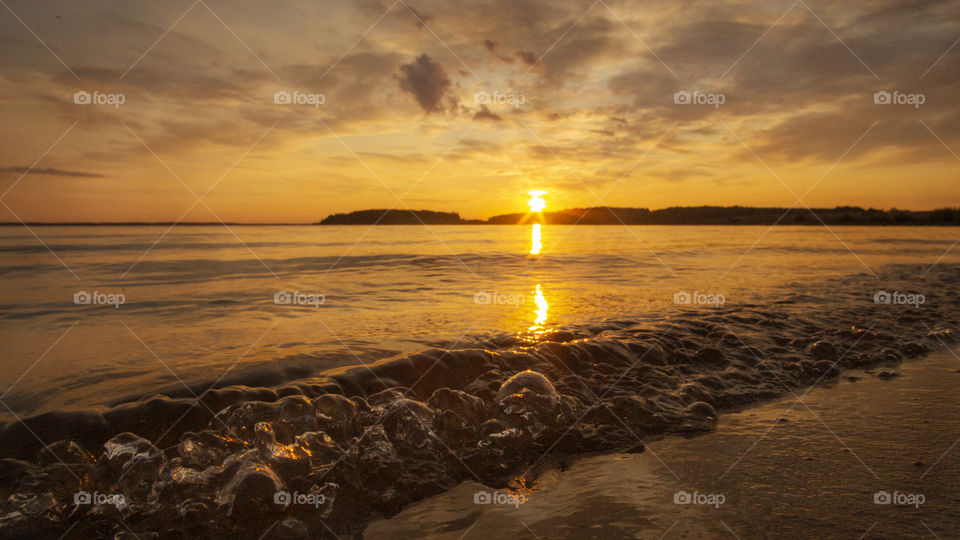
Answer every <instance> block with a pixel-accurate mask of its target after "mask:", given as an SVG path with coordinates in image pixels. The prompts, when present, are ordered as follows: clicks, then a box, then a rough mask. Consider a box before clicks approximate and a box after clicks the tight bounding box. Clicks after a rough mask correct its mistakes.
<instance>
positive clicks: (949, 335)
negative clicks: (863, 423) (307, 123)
mask: <svg viewBox="0 0 960 540" xmlns="http://www.w3.org/2000/svg"><path fill="white" fill-rule="evenodd" d="M35 232H36V233H37V235H38V236H39V237H40V239H42V241H43V242H44V243H45V244H46V245H42V244H41V243H40V242H39V241H38V240H37V238H35V237H34V236H33V235H32V234H31V233H30V232H29V231H27V230H25V229H21V228H16V227H7V228H2V229H0V253H2V259H0V274H2V276H3V278H2V281H0V317H2V318H3V325H2V326H0V343H2V344H3V354H4V362H3V363H2V365H0V388H2V390H0V391H2V392H3V393H2V394H0V403H2V404H3V405H4V406H3V408H0V413H3V415H4V420H5V423H4V425H2V426H0V427H2V430H0V457H13V458H17V459H18V460H22V461H16V462H15V463H16V464H15V465H13V464H11V463H12V462H3V461H2V460H0V464H3V465H4V467H6V469H4V470H0V473H4V474H0V479H2V480H3V481H2V482H0V484H2V486H0V487H3V488H4V489H7V490H8V491H9V492H10V493H14V494H17V496H15V497H11V498H10V499H9V500H8V501H7V502H6V503H5V505H6V506H5V507H4V508H0V510H2V511H3V512H4V513H5V514H9V515H10V516H13V517H11V518H10V519H7V520H6V521H5V522H3V523H0V529H6V530H7V531H8V532H9V531H13V532H16V533H18V534H41V533H46V532H51V531H58V530H61V529H62V528H63V525H64V524H65V523H71V524H73V525H77V526H78V528H77V529H76V530H77V531H86V530H95V527H98V526H102V521H104V520H106V521H107V522H109V523H110V524H111V526H113V527H114V528H115V529H116V530H118V531H119V530H121V528H122V526H123V524H122V523H119V522H118V521H117V520H116V519H113V516H112V515H111V514H110V513H109V512H107V510H103V509H100V508H99V507H96V506H95V505H94V507H91V508H89V509H88V510H89V511H87V512H85V513H81V514H79V515H77V514H76V513H74V512H72V510H73V509H75V505H73V504H71V503H72V499H71V497H72V496H73V495H74V494H75V493H76V492H77V491H78V490H86V491H89V492H93V491H95V490H99V491H98V492H99V493H117V492H119V494H121V495H123V496H124V500H125V501H126V503H125V505H124V506H123V507H122V508H120V507H117V508H116V509H115V511H116V512H120V515H122V516H123V517H124V519H125V520H131V519H132V520H134V521H135V522H136V523H137V525H136V527H137V529H136V530H137V531H138V532H143V533H147V532H160V533H162V532H163V531H164V530H165V527H168V526H169V523H171V522H175V521H177V520H181V521H182V520H185V521H186V522H187V523H190V524H191V525H190V526H191V527H195V536H196V537H207V536H210V537H215V536H216V535H217V534H221V535H222V534H223V531H234V532H237V531H250V530H254V529H266V527H267V526H268V525H270V524H271V523H277V522H280V521H282V523H283V524H284V525H283V526H281V527H280V528H277V529H275V530H273V531H272V532H271V534H274V535H281V536H282V535H286V536H287V537H297V536H298V534H300V533H301V532H302V533H303V535H306V537H316V536H317V535H326V534H328V533H329V532H330V531H336V532H337V533H357V532H358V531H361V530H362V529H363V526H364V524H365V523H366V522H367V521H369V520H370V519H372V518H374V517H376V516H380V515H390V514H392V513H395V512H397V511H399V510H400V509H401V508H403V507H404V506H405V505H407V504H409V503H410V502H412V501H416V500H420V499H422V498H424V497H427V496H430V495H432V494H436V493H439V492H442V491H443V490H445V489H448V488H450V487H451V486H453V485H456V483H458V482H460V481H463V480H464V479H469V478H472V479H474V480H476V481H478V482H483V483H485V484H487V485H494V486H496V485H507V484H508V483H509V482H513V483H514V484H516V483H517V482H520V483H522V481H523V478H524V475H525V472H528V471H529V470H530V469H531V468H532V467H535V466H536V465H537V464H538V463H541V462H542V461H543V460H544V459H551V458H552V456H556V455H579V454H582V453H585V452H594V451H597V450H614V449H621V450H622V449H624V448H635V449H639V448H642V446H643V443H642V442H640V441H641V440H645V439H646V438H649V437H664V436H668V435H670V434H673V433H697V432H702V431H709V430H710V429H712V427H713V426H714V425H715V423H716V419H717V415H718V414H723V412H724V411H726V410H729V409H731V408H739V407H743V406H746V405H749V404H752V403H756V402H759V401H763V400H767V399H772V398H774V397H776V396H780V395H784V393H786V392H787V391H789V390H790V389H791V388H797V387H803V386H808V385H811V384H816V383H818V382H820V381H821V380H823V379H825V378H833V377H836V376H837V375H838V374H839V373H840V372H842V370H844V369H854V368H864V367H884V368H889V367H892V366H896V365H897V364H898V363H899V362H901V361H902V360H903V359H904V358H909V357H915V356H921V355H923V354H925V353H926V352H928V351H930V350H932V349H933V348H935V347H939V346H942V345H943V344H944V343H950V342H953V341H954V340H956V339H957V329H956V325H957V323H958V322H960V308H958V306H957V302H956V298H957V295H958V294H960V279H958V268H960V266H958V264H957V263H958V257H960V249H952V248H953V246H954V244H955V243H956V242H957V238H958V232H957V230H956V229H952V228H872V227H849V228H846V227H845V228H834V229H833V230H829V229H827V228H825V227H776V228H773V229H768V228H766V227H671V226H664V227H657V226H637V227H603V226H599V227H588V226H575V227H560V226H543V227H539V228H537V227H520V226H447V227H440V226H437V227H429V228H427V227H401V226H391V227H374V228H367V227H362V226H361V227H318V226H302V227H301V226H297V227H253V226H235V227H232V232H231V230H228V229H226V228H224V227H222V226H209V227H208V226H184V227H176V228H174V229H172V230H171V231H169V232H168V233H166V228H164V227H38V228H36V229H35ZM48 248H49V249H48ZM21 420H22V421H21ZM11 467H13V469H10V468H11ZM51 467H52V468H54V469H56V470H57V471H59V472H58V473H57V474H59V476H57V475H54V474H53V472H52V471H51ZM58 467H61V468H58ZM11 470H12V471H13V472H11ZM68 473H69V474H68ZM111 490H112V491H111ZM280 491H287V492H297V493H301V494H312V496H313V497H314V498H313V499H311V500H322V501H323V502H322V504H321V503H318V504H316V505H314V506H303V507H299V506H296V505H294V506H289V505H277V504H275V503H274V499H273V496H274V495H275V494H276V493H278V492H280ZM288 522H289V523H288ZM251 527H253V528H254V529H251ZM303 535H301V536H303Z"/></svg>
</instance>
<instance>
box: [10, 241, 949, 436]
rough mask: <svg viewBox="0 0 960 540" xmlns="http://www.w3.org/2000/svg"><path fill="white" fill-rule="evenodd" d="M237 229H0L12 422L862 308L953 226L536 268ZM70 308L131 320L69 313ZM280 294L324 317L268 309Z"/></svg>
mask: <svg viewBox="0 0 960 540" xmlns="http://www.w3.org/2000/svg"><path fill="white" fill-rule="evenodd" d="M232 230H233V231H234V232H235V233H236V236H234V235H233V234H231V232H230V231H228V230H227V229H225V228H224V227H222V226H215V227H206V226H191V227H176V228H174V229H172V230H171V231H169V233H168V234H166V236H163V235H164V233H165V232H166V231H167V228H166V227H39V228H36V231H37V234H38V235H39V236H40V238H41V239H42V240H43V242H45V243H46V245H47V246H49V248H51V249H52V250H53V252H54V253H55V254H56V255H57V256H58V257H60V259H61V260H62V261H63V264H61V263H60V262H59V261H58V260H57V258H55V257H54V256H53V255H52V254H51V253H50V252H49V251H47V249H46V248H45V247H44V246H43V245H41V244H40V243H39V242H38V241H37V239H35V238H34V237H33V236H32V235H31V234H30V233H29V232H27V231H26V230H23V229H21V228H15V227H4V228H0V276H2V281H0V318H2V320H3V324H2V325H0V343H2V344H3V350H4V361H3V363H2V364H0V388H4V389H8V388H9V390H8V391H7V392H5V393H4V394H3V395H4V402H5V403H7V404H8V405H9V406H10V408H11V409H12V410H13V412H14V413H16V414H17V415H18V416H24V415H31V414H38V413H42V412H46V411H51V410H78V409H88V408H92V407H98V406H103V405H107V404H111V403H114V402H117V401H122V400H125V399H131V398H136V397H139V396H142V395H145V394H149V393H152V392H155V391H160V390H182V389H183V385H182V383H181V381H183V382H184V383H186V384H188V385H191V386H193V385H197V387H198V388H202V387H203V386H204V385H205V384H210V383H213V382H214V381H216V380H217V379H218V378H220V377H221V376H222V375H223V376H224V378H223V379H222V380H221V381H220V384H221V385H223V384H229V383H244V384H250V385H275V384H280V383H283V382H286V381H289V380H293V379H297V378H302V377H304V376H307V375H310V374H313V373H316V372H317V371H319V370H323V369H328V368H332V367H336V366H343V365H355V364H358V363H359V362H369V361H372V360H377V359H381V358H386V357H390V356H393V355H396V354H400V353H407V352H414V351H417V350H422V349H424V348H427V347H430V346H437V345H447V346H449V345H456V346H457V347H465V346H466V347H469V346H475V345H477V344H482V343H485V342H486V340H488V339H489V338H490V337H497V336H501V335H511V334H516V333H518V332H527V331H528V330H529V328H530V327H534V326H546V327H552V326H560V327H562V326H565V325H571V324H573V325H576V324H585V323H595V322H598V321H602V320H604V319H608V318H616V319H620V320H627V321H641V320H644V319H645V318H647V317H649V316H651V315H659V314H661V313H664V312H666V311H672V310H674V309H675V308H676V306H675V305H674V303H673V302H674V294H675V293H677V292H678V291H687V292H694V291H701V292H704V293H719V294H722V295H723V297H724V300H725V301H726V305H728V306H737V305H746V304H763V303H765V302H767V301H769V300H771V299H773V298H776V299H779V300H783V299H784V298H794V299H796V298H801V297H806V298H805V300H806V301H808V302H809V303H810V305H811V306H815V305H817V304H821V303H824V302H830V301H831V298H829V295H830V293H831V291H830V290H829V289H827V288H825V286H824V284H826V283H829V282H830V280H831V279H833V278H844V279H849V280H851V285H852V286H854V287H855V288H856V289H857V290H858V291H862V293H863V294H867V295H868V296H867V297H866V298H865V300H867V301H869V300H870V296H872V294H874V292H875V291H877V290H881V289H892V290H896V289H897V288H898V287H899V288H900V289H902V290H906V289H907V287H908V286H911V285H913V286H916V287H918V288H921V289H922V288H923V282H922V281H917V282H916V283H911V284H909V285H908V284H904V283H891V282H889V281H884V280H878V279H876V278H875V277H874V275H873V274H874V273H875V274H877V275H878V276H880V277H889V276H886V275H885V274H884V273H885V272H886V271H887V270H888V269H889V266H890V265H895V264H910V265H917V268H916V272H915V273H916V276H915V277H917V278H918V277H919V275H920V274H922V273H923V272H925V271H926V270H927V268H929V266H930V265H932V264H934V263H935V262H938V261H939V262H940V263H941V264H944V263H949V262H956V261H957V260H960V259H958V257H960V250H953V251H951V252H950V254H948V255H947V256H946V257H943V258H942V259H941V257H942V256H943V254H944V253H945V252H946V251H947V249H948V248H949V247H950V246H951V245H952V244H953V242H954V241H956V230H955V229H951V228H869V227H855V228H835V229H834V233H836V234H837V235H839V237H840V238H837V237H836V236H834V233H831V232H830V231H829V230H827V229H825V228H820V227H778V228H776V229H772V230H769V229H767V228H766V227H656V226H648V227H629V228H627V227H588V226H580V227H572V228H571V227H560V226H556V227H555V226H545V227H543V229H542V243H543V250H542V252H541V253H540V254H539V255H536V256H533V255H530V253H529V251H530V247H531V230H530V229H529V228H526V227H513V226H446V227H444V226H436V227H431V228H430V229H427V228H424V227H376V228H373V229H370V228H367V227H306V226H305V227H243V226H234V227H233V228H232ZM758 241H759V242H758ZM151 248H152V249H151ZM848 248H849V249H850V250H852V251H853V252H851V251H849V250H848ZM748 250H749V252H748ZM745 253H747V254H746V255H744V254H745ZM80 291H85V292H88V293H93V292H99V293H102V294H106V295H109V294H114V295H118V294H122V295H123V296H124V301H125V303H124V304H122V305H120V306H119V308H115V307H113V306H110V305H75V304H74V295H75V294H77V293H78V292H80ZM279 291H290V292H293V291H300V292H302V293H305V294H314V295H323V297H324V300H325V303H323V304H322V305H320V306H319V308H317V307H314V306H312V305H276V304H275V303H274V295H275V294H276V293H277V292H279ZM538 291H539V292H538ZM930 292H931V291H927V293H928V294H929V293H930ZM485 293H488V295H487V296H483V295H484V294H485ZM494 293H497V294H496V295H495V294H494ZM477 294H480V295H481V296H480V300H481V301H482V300H483V299H484V298H490V299H491V300H492V301H491V303H490V304H477V303H475V296H476V295H477ZM105 299H106V300H109V298H105ZM498 302H499V303H498ZM73 325H75V326H73ZM71 326H72V328H71ZM68 329H70V330H69V332H67V330H68ZM65 332H67V333H66V335H64V333H65ZM25 337H26V339H25ZM58 340H59V341H58ZM54 344H56V346H53V345H54ZM51 346H53V347H52V348H51ZM38 359H40V361H38ZM224 374H225V375H224ZM21 377H22V378H21ZM15 382H16V384H15V385H14V383H15ZM11 386H12V388H11ZM11 418H12V415H11V414H10V413H9V411H6V410H2V409H0V419H6V420H10V419H11Z"/></svg>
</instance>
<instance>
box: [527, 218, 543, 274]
mask: <svg viewBox="0 0 960 540" xmlns="http://www.w3.org/2000/svg"><path fill="white" fill-rule="evenodd" d="M540 238H541V237H540V224H539V223H534V224H533V229H531V230H530V254H531V255H539V254H540V250H541V249H543V242H542V241H541V239H540ZM538 286H539V285H538Z"/></svg>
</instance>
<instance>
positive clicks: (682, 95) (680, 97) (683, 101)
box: [673, 90, 692, 105]
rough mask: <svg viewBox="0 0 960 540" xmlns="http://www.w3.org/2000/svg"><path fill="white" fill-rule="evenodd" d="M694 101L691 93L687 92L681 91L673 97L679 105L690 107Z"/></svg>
mask: <svg viewBox="0 0 960 540" xmlns="http://www.w3.org/2000/svg"><path fill="white" fill-rule="evenodd" d="M691 101H692V98H691V96H690V92H687V91H686V90H680V91H679V92H677V93H676V94H674V95H673V102H674V103H675V104H677V105H689V104H690V103H691Z"/></svg>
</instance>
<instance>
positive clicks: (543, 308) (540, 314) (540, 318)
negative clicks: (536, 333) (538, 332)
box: [531, 283, 550, 330]
mask: <svg viewBox="0 0 960 540" xmlns="http://www.w3.org/2000/svg"><path fill="white" fill-rule="evenodd" d="M534 292H535V293H536V296H534V298H533V302H534V303H535V304H537V319H536V320H535V321H534V323H535V324H536V326H533V327H531V330H532V329H533V328H537V327H542V326H543V325H544V324H545V323H546V322H547V309H548V308H549V307H550V305H549V304H547V299H546V298H544V297H543V291H541V290H540V284H539V283H537V290H536V291H534Z"/></svg>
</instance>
